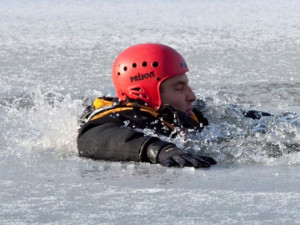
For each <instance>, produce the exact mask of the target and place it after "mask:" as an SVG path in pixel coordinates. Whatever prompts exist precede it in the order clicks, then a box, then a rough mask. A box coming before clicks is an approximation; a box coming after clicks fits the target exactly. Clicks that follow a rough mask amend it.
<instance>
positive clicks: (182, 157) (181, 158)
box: [158, 146, 217, 168]
mask: <svg viewBox="0 0 300 225" xmlns="http://www.w3.org/2000/svg"><path fill="white" fill-rule="evenodd" d="M158 162H159V163H160V164H161V165H163V166H175V167H185V166H191V167H195V168H199V167H202V168H208V167H210V166H211V165H215V164H217V162H216V161H215V160H214V159H213V158H211V157H207V156H198V155H195V154H192V153H190V152H188V151H184V150H182V149H180V148H178V147H176V146H172V147H167V148H163V149H162V150H161V151H160V152H159V154H158Z"/></svg>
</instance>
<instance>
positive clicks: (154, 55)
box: [112, 43, 189, 109]
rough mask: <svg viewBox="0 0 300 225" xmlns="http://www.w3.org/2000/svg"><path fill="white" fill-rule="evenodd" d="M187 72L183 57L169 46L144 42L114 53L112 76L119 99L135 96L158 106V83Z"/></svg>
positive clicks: (134, 97)
mask: <svg viewBox="0 0 300 225" xmlns="http://www.w3.org/2000/svg"><path fill="white" fill-rule="evenodd" d="M187 71H189V69H188V67H187V65H186V63H185V61H184V59H183V57H182V56H181V55H180V54H179V53H178V52H177V51H175V50H174V49H173V48H171V47H169V46H166V45H162V44H155V43H146V44H138V45H134V46H131V47H129V48H127V49H125V50H124V51H123V52H121V53H120V54H119V55H118V56H117V58H116V60H115V62H114V65H113V68H112V79H113V82H114V85H115V88H116V92H117V97H118V98H119V99H120V100H122V101H125V100H126V98H127V97H128V98H130V99H135V100H136V99H139V100H142V101H143V102H145V103H146V104H147V105H148V106H150V107H152V108H155V109H159V107H160V106H161V97H160V85H161V84H162V82H163V81H164V80H166V79H168V78H170V77H174V76H178V75H182V74H184V73H186V72H187Z"/></svg>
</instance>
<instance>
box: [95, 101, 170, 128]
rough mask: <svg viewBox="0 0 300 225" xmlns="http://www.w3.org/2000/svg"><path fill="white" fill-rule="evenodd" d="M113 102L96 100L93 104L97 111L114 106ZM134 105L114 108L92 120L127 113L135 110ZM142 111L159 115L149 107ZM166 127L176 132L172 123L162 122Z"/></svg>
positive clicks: (143, 107)
mask: <svg viewBox="0 0 300 225" xmlns="http://www.w3.org/2000/svg"><path fill="white" fill-rule="evenodd" d="M112 104H113V103H112V102H110V101H107V100H103V99H96V100H95V101H94V103H93V105H94V107H95V108H96V109H97V108H102V107H105V106H112ZM133 106H134V104H133V103H128V104H126V106H125V107H117V108H112V109H108V110H105V111H104V112H100V113H98V114H97V115H95V116H93V117H92V118H91V120H96V119H99V118H102V117H104V116H107V115H109V114H112V113H117V112H121V111H126V110H133V109H134V107H133ZM140 110H141V111H142V112H147V113H149V114H151V115H152V116H154V117H156V118H157V117H158V115H159V114H158V113H157V112H156V111H155V110H154V109H152V108H151V107H147V106H141V107H140ZM162 122H163V123H164V124H165V125H166V126H168V127H169V128H170V129H171V130H174V128H175V127H174V126H173V125H172V124H170V123H168V122H167V121H165V120H163V121H162Z"/></svg>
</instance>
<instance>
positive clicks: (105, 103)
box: [93, 98, 113, 109]
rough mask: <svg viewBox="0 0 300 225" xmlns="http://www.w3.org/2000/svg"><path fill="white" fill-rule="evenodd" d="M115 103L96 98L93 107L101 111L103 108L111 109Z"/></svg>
mask: <svg viewBox="0 0 300 225" xmlns="http://www.w3.org/2000/svg"><path fill="white" fill-rule="evenodd" d="M112 105H113V102H112V101H109V100H105V99H103V98H96V99H95V100H94V102H93V106H94V107H95V109H100V108H103V107H109V106H112Z"/></svg>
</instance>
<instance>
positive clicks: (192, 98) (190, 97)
mask: <svg viewBox="0 0 300 225" xmlns="http://www.w3.org/2000/svg"><path fill="white" fill-rule="evenodd" d="M186 97H187V98H186V99H187V101H189V102H193V101H195V100H196V95H195V93H194V92H193V90H192V89H191V88H190V87H189V88H188V93H187V96H186Z"/></svg>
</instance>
